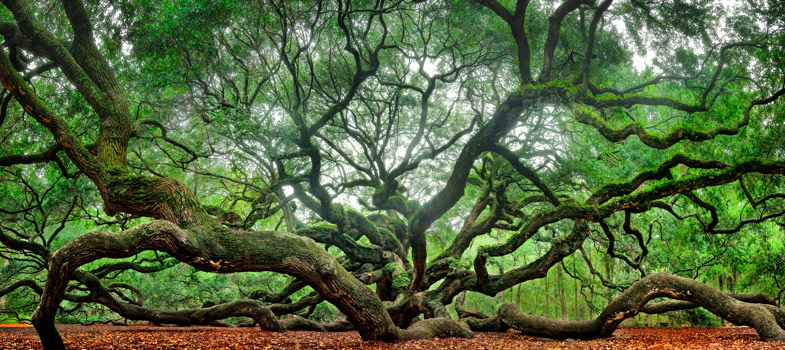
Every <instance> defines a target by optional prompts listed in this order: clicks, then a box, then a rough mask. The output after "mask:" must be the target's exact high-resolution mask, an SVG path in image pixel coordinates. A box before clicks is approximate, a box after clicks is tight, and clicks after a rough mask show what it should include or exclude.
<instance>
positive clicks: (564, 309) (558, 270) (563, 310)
mask: <svg viewBox="0 0 785 350" xmlns="http://www.w3.org/2000/svg"><path fill="white" fill-rule="evenodd" d="M556 277H557V278H556V289H557V291H556V293H557V294H559V307H560V308H561V319H562V320H565V321H566V320H567V319H568V318H569V317H568V315H567V301H566V300H565V299H564V282H563V281H562V279H563V278H564V277H563V272H562V268H561V265H556Z"/></svg>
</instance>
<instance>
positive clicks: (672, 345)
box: [0, 325, 785, 350]
mask: <svg viewBox="0 0 785 350" xmlns="http://www.w3.org/2000/svg"><path fill="white" fill-rule="evenodd" d="M58 328H59V329H60V332H61V334H62V335H63V339H65V343H66V346H67V347H68V348H69V349H89V350H94V349H95V350H99V349H112V350H117V349H563V350H568V349H581V350H583V349H592V350H594V349H609V350H613V349H754V350H766V349H785V342H760V341H758V335H757V334H756V333H755V331H754V330H752V329H750V328H746V327H732V328H696V327H678V328H668V327H622V328H620V329H618V330H617V331H616V333H614V335H613V337H610V338H605V339H599V340H591V341H583V340H577V341H576V340H572V339H568V340H551V339H544V338H537V337H529V336H523V335H519V334H516V333H514V332H508V333H477V334H476V336H475V337H474V338H473V339H458V338H444V339H429V340H414V341H406V342H400V343H396V344H386V343H381V342H363V341H361V339H360V336H359V335H358V334H357V332H341V333H318V332H286V333H271V332H261V331H259V330H258V329H256V328H212V327H152V326H75V325H61V326H59V327H58ZM40 348H41V346H40V344H39V342H38V336H37V334H36V333H35V330H34V329H33V328H32V327H0V349H13V350H23V349H40Z"/></svg>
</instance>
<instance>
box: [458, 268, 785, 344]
mask: <svg viewBox="0 0 785 350" xmlns="http://www.w3.org/2000/svg"><path fill="white" fill-rule="evenodd" d="M659 297H666V298H673V299H678V300H681V301H686V302H690V303H692V305H693V306H694V305H699V306H701V307H703V308H705V309H707V310H709V311H711V312H712V313H714V314H715V315H717V316H720V317H722V318H723V319H725V320H728V321H730V322H733V323H735V324H739V325H746V326H750V327H752V328H754V329H755V330H756V331H757V332H758V334H759V335H760V338H761V340H785V310H783V309H781V308H778V307H776V306H773V305H768V304H757V303H748V302H744V301H741V300H739V299H736V298H734V297H733V295H732V294H726V293H723V292H720V291H718V290H716V289H714V288H711V287H709V286H708V285H706V284H704V283H701V282H697V281H694V280H690V279H686V278H681V277H677V276H673V275H669V274H666V273H658V274H655V275H651V276H648V277H645V278H643V279H641V280H640V281H638V282H636V283H635V284H633V285H632V286H631V287H630V288H629V289H627V291H625V292H624V293H623V294H622V295H621V296H619V297H618V298H616V299H615V300H614V301H612V302H611V303H610V304H609V305H608V306H607V307H606V308H605V310H603V311H602V313H601V314H600V315H599V316H598V317H597V318H595V319H593V320H590V321H560V320H553V319H549V318H545V317H542V316H537V315H530V314H524V313H523V312H521V310H520V309H519V308H518V307H517V306H516V305H512V304H505V305H502V306H501V307H500V308H499V312H498V315H495V316H492V317H488V318H486V319H485V320H483V321H482V322H478V321H475V320H473V321H472V322H469V324H470V325H473V324H477V325H481V326H482V325H487V324H489V323H491V322H493V324H496V325H499V324H502V323H503V324H505V325H509V326H510V327H512V328H515V329H517V330H519V331H521V332H522V333H524V334H529V335H536V336H545V337H549V338H581V339H593V338H599V337H607V336H610V335H611V334H612V333H613V331H614V330H615V329H616V327H618V326H619V324H620V323H621V322H622V321H623V320H625V319H627V318H629V317H633V316H635V315H637V314H638V313H639V312H641V311H643V310H645V309H646V307H645V305H646V303H648V302H649V301H650V300H652V299H655V298H659ZM743 298H744V297H743V296H742V299H743ZM749 300H754V301H764V302H769V301H770V300H766V299H765V298H764V299H763V300H762V299H761V298H755V297H753V298H750V299H749ZM658 304H660V305H663V304H662V303H658ZM655 305H657V304H655ZM680 305H681V306H682V307H683V306H685V305H686V304H680ZM663 309H664V308H663ZM648 311H654V310H651V309H650V310H648ZM502 329H503V328H502Z"/></svg>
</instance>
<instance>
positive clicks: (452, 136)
mask: <svg viewBox="0 0 785 350" xmlns="http://www.w3.org/2000/svg"><path fill="white" fill-rule="evenodd" d="M2 2H3V5H4V8H3V9H2V21H3V22H2V23H0V34H2V36H3V38H4V42H3V50H2V53H1V54H0V80H2V83H3V86H4V88H5V91H4V92H3V94H2V95H1V96H0V97H2V111H1V113H0V127H2V129H0V131H2V139H0V143H2V154H0V166H2V170H3V171H4V175H3V180H4V182H3V184H4V186H5V187H3V191H4V193H7V194H8V196H9V204H8V205H6V206H4V207H3V208H2V213H3V215H4V216H3V220H4V223H3V226H2V228H0V229H1V230H2V231H0V242H2V244H3V246H4V247H6V248H7V249H9V251H10V252H11V253H8V254H10V255H8V257H9V258H13V259H17V260H19V261H22V262H25V263H26V264H28V266H29V270H28V271H27V273H31V274H33V273H35V271H46V272H45V275H46V278H45V282H42V281H37V280H36V279H35V278H29V279H16V280H14V282H13V283H8V285H7V286H3V289H2V290H1V291H0V292H2V295H5V294H7V293H10V292H12V291H14V290H16V289H19V288H30V289H32V290H33V291H34V292H35V293H37V294H40V299H39V300H40V301H39V303H38V306H37V308H36V309H35V313H34V315H33V317H32V323H33V324H34V326H35V327H36V330H37V331H38V333H39V334H40V336H41V340H42V342H43V344H44V346H45V348H47V349H58V348H63V347H64V345H63V341H62V339H61V337H60V336H59V334H58V332H57V329H56V328H55V316H56V314H57V312H58V308H59V307H60V305H61V303H62V302H63V300H68V301H71V302H74V303H77V304H78V303H97V304H102V305H105V306H106V307H108V308H109V309H110V310H111V311H113V312H116V313H117V314H119V315H121V316H123V317H126V318H129V319H138V320H148V321H151V322H158V323H177V324H215V323H216V322H219V321H220V320H222V319H225V318H228V317H232V316H246V317H250V318H251V319H253V323H258V324H259V326H260V327H261V328H263V329H270V330H284V329H328V330H329V329H347V328H353V329H356V330H358V331H359V332H360V334H361V336H362V337H363V339H367V340H385V341H395V340H399V339H411V338H422V337H433V336H471V334H472V331H471V329H474V330H503V329H507V328H509V327H513V328H516V329H518V330H520V331H522V332H525V333H529V334H536V335H544V336H550V337H562V338H566V337H572V338H592V337H601V336H608V335H610V334H611V333H612V332H613V330H614V329H615V328H616V327H617V326H618V325H619V323H620V322H621V321H623V320H624V319H626V318H629V317H632V316H634V315H636V314H637V313H638V312H649V313H658V312H666V311H672V310H681V309H689V308H694V307H698V306H699V307H703V308H705V309H707V310H709V311H710V312H712V313H714V314H716V315H718V316H720V317H722V318H725V319H727V320H729V321H731V322H734V323H737V324H744V325H749V326H751V327H754V328H755V329H756V330H757V331H758V333H759V334H760V336H761V338H762V339H765V340H785V312H784V311H783V310H782V309H781V308H779V307H777V306H776V305H775V304H776V303H777V302H776V300H773V299H772V298H769V297H767V296H764V295H760V294H754V295H750V294H738V293H725V292H722V291H719V290H717V289H715V288H712V287H710V286H708V285H706V284H703V283H701V282H698V281H695V280H692V279H686V278H683V277H678V276H674V275H670V274H667V273H664V272H661V273H656V274H651V273H652V272H655V271H651V270H652V269H655V270H656V269H657V268H656V266H655V265H654V264H653V263H651V262H649V261H648V260H647V259H648V257H649V256H650V255H652V252H653V253H654V254H656V255H660V254H662V255H665V254H669V253H668V251H667V250H666V249H664V248H663V246H664V245H663V244H661V243H660V241H665V238H664V237H666V236H668V237H672V236H669V235H671V234H672V232H687V233H689V234H691V235H694V236H707V237H713V236H718V235H721V236H729V237H737V236H741V235H743V234H746V233H748V231H749V230H748V229H749V228H750V227H752V228H755V227H759V226H760V225H764V224H767V223H773V224H776V223H781V222H782V218H781V217H782V214H783V213H784V212H783V210H785V208H783V205H782V204H783V203H782V199H783V197H785V195H783V194H782V193H783V192H782V189H783V186H782V183H781V181H782V174H783V172H785V159H783V154H785V153H783V152H784V151H785V149H783V144H784V143H783V142H782V140H783V139H782V137H783V136H782V135H783V134H784V133H785V128H783V126H782V122H783V104H782V102H781V101H782V100H781V96H782V95H784V94H785V86H784V79H785V72H784V71H783V69H784V68H785V62H783V61H782V57H785V54H784V53H785V48H784V46H785V33H783V29H785V23H784V22H783V18H785V9H784V8H783V7H782V4H780V3H779V2H777V1H774V0H771V1H768V2H767V1H759V2H749V3H743V4H732V5H730V4H723V3H713V2H711V1H697V2H656V1H622V0H617V1H613V0H603V1H599V0H596V1H588V0H567V1H564V2H560V1H555V2H553V1H529V0H517V1H496V0H489V1H487V0H483V1H476V2H462V1H426V2H418V1H415V2H411V1H384V0H377V1H348V0H347V1H297V2H291V1H240V2H232V1H204V2H201V1H196V2H191V1H176V0H172V1H163V2H150V1H131V0H128V1H120V2H113V1H86V2H83V1H81V0H62V1H45V2H40V3H39V2H35V3H34V2H33V1H28V0H3V1H2ZM42 4H45V5H46V6H42ZM722 13H724V14H722ZM741 207H743V210H741V209H739V208H741ZM98 208H101V210H102V212H99V211H98V210H97V209H98ZM54 217H57V218H59V219H52V218H54ZM276 220H278V222H277V224H271V223H275V222H276ZM85 221H91V222H93V224H92V225H91V228H95V227H98V229H91V230H88V231H87V232H83V233H82V234H80V235H78V237H75V238H73V239H70V240H69V241H68V242H62V243H58V244H55V243H57V242H56V241H57V240H56V239H55V238H56V236H57V235H58V234H59V233H60V232H61V231H62V230H63V228H64V227H66V226H68V225H75V223H76V222H85ZM655 223H656V224H657V226H656V230H655ZM774 230H775V232H777V233H779V236H778V238H777V239H779V240H781V239H782V237H781V232H782V231H781V228H780V229H779V230H778V229H774ZM489 235H493V237H495V238H496V244H493V245H488V244H482V245H480V246H478V244H477V243H476V242H477V241H478V240H480V239H482V238H483V237H488V236H489ZM430 237H438V239H440V240H442V239H443V238H442V237H446V240H447V241H446V242H442V243H443V244H441V245H440V246H439V248H438V249H436V248H433V246H434V244H431V243H433V240H432V239H429V238H430ZM706 239H710V238H706ZM486 242H487V241H486ZM535 242H537V244H544V246H545V247H546V249H544V250H543V251H541V252H539V255H538V256H537V257H536V258H535V259H533V260H531V261H528V262H525V261H524V262H523V263H520V262H518V263H515V264H512V265H511V266H510V265H509V264H508V265H505V266H504V267H501V265H502V264H501V263H499V259H501V258H503V257H505V256H516V254H519V253H517V252H518V251H519V250H520V249H521V247H524V246H525V245H527V244H535ZM586 242H596V243H598V244H601V246H602V247H603V248H604V249H603V250H604V251H603V253H604V254H605V255H606V256H607V257H608V258H612V259H617V260H620V261H622V262H623V263H625V264H626V265H627V266H628V267H630V268H631V269H633V270H634V271H638V272H639V273H640V280H639V281H637V282H635V283H633V284H631V285H629V286H627V287H628V288H626V290H625V291H624V292H623V293H622V294H621V295H619V296H618V297H617V298H616V299H614V300H612V301H611V302H610V303H609V304H608V305H607V307H605V308H604V309H603V310H602V311H601V312H600V313H599V315H598V316H597V317H596V318H595V319H593V320H590V321H580V322H569V321H558V320H552V319H548V318H545V317H541V316H536V315H529V314H524V313H522V312H521V311H520V309H519V308H518V306H517V305H512V304H505V305H503V306H501V307H500V308H499V309H498V313H497V314H494V315H484V314H478V313H476V312H471V311H468V310H467V309H466V308H465V307H464V304H463V302H462V300H463V299H464V298H465V294H463V293H465V292H475V293H482V294H486V295H489V296H494V295H496V294H498V293H500V292H503V291H505V290H508V289H510V288H512V287H513V286H516V285H520V284H521V283H525V282H527V281H532V280H536V279H539V278H542V277H544V276H546V275H547V273H548V271H549V270H551V269H552V268H554V267H556V266H558V265H560V264H561V265H562V266H563V262H564V260H565V259H566V258H567V257H575V256H577V257H580V258H581V259H585V263H586V266H588V267H589V269H590V271H591V275H592V276H593V275H597V276H598V277H596V278H598V279H600V280H601V281H602V283H603V284H604V285H607V286H608V287H609V288H611V287H618V286H613V283H612V281H608V280H607V279H606V278H610V276H603V274H602V273H600V272H598V271H597V270H595V269H594V268H593V267H592V263H591V261H592V257H591V256H590V254H587V253H586V251H585V249H584V244H586ZM429 245H430V246H431V247H429ZM436 250H438V251H436ZM146 251H155V252H158V253H160V255H155V256H156V258H155V259H152V258H137V259H135V260H128V259H126V260H115V261H113V260H106V259H105V258H110V259H123V258H129V257H138V256H140V255H139V254H140V253H143V252H146ZM101 259H104V260H101ZM99 260H100V261H101V262H103V265H100V266H99V267H95V265H94V263H95V262H96V261H99ZM178 262H180V263H185V264H188V265H190V266H193V267H195V268H196V269H199V270H202V271H206V272H215V273H235V272H249V271H272V272H276V273H281V274H286V275H289V276H293V277H295V279H293V280H291V283H290V284H289V285H288V286H286V287H285V288H284V289H283V291H282V292H281V293H279V294H270V293H266V292H264V291H263V290H260V291H258V292H254V293H251V295H249V298H248V299H241V300H234V301H227V302H225V303H219V304H217V305H204V306H203V307H201V308H189V309H180V310H169V309H156V308H151V307H145V306H143V305H142V301H141V299H142V298H141V293H140V292H139V291H138V289H137V288H136V287H135V286H131V285H123V284H117V283H111V281H110V280H111V277H112V276H117V274H119V273H122V272H123V271H130V270H133V271H139V272H154V271H159V270H162V269H166V268H168V267H171V266H172V265H174V264H177V263H178ZM84 266H91V268H89V269H87V268H84ZM660 270H661V269H660ZM666 272H679V271H666ZM9 281H10V279H9ZM777 283H779V282H777ZM366 284H375V290H373V289H371V288H369V287H368V286H367V285H366ZM305 286H309V287H311V288H312V289H313V290H314V291H315V293H313V294H309V295H307V296H306V297H303V298H301V299H299V300H297V301H292V300H291V299H288V297H289V296H291V295H292V294H293V293H294V292H296V291H298V290H301V289H302V288H304V287H305ZM622 289H623V288H622ZM781 294H782V289H780V295H778V296H777V297H780V296H781ZM659 297H665V298H670V299H676V301H668V302H659V303H649V304H647V303H648V302H649V301H651V300H653V299H655V298H659ZM322 301H327V302H329V303H331V304H333V305H335V306H336V307H337V308H338V309H339V310H340V311H341V312H342V313H343V314H344V315H345V316H346V317H347V320H346V321H344V322H335V323H331V324H326V325H324V324H318V323H316V322H314V321H313V320H309V319H307V318H305V317H299V316H296V317H290V318H286V319H283V320H280V319H278V318H277V317H276V315H281V314H291V313H293V312H297V311H300V310H303V309H308V310H311V311H312V310H313V308H312V307H313V306H314V305H316V304H318V303H320V302H322ZM453 303H456V304H455V306H454V307H455V310H456V311H457V312H458V315H459V317H460V318H461V319H460V320H455V319H453V318H451V316H450V312H449V311H448V308H447V306H448V305H451V304H453ZM307 313H308V312H306V313H305V314H303V315H304V316H307ZM421 318H422V319H421Z"/></svg>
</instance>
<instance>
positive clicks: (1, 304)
mask: <svg viewBox="0 0 785 350" xmlns="http://www.w3.org/2000/svg"><path fill="white" fill-rule="evenodd" d="M9 262H10V260H3V267H5V266H8V263H9ZM0 310H5V295H3V296H2V297H0Z"/></svg>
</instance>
